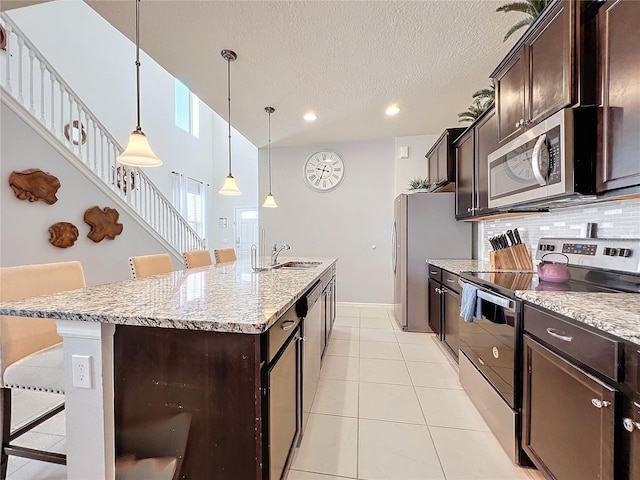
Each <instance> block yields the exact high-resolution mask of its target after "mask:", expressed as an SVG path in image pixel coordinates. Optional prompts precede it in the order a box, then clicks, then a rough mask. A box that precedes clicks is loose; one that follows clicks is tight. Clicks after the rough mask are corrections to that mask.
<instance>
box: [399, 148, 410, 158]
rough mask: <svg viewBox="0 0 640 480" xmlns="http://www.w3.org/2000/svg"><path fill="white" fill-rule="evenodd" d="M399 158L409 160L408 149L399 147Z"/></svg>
mask: <svg viewBox="0 0 640 480" xmlns="http://www.w3.org/2000/svg"><path fill="white" fill-rule="evenodd" d="M400 158H409V147H400Z"/></svg>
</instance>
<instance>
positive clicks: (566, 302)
mask: <svg viewBox="0 0 640 480" xmlns="http://www.w3.org/2000/svg"><path fill="white" fill-rule="evenodd" d="M516 296H517V297H518V298H522V299H523V300H526V301H527V302H530V303H533V304H536V305H539V306H541V307H543V308H546V309H548V310H551V311H553V312H556V313H559V314H561V315H564V316H566V317H569V318H572V319H574V320H577V321H578V322H581V323H584V324H586V325H590V326H592V327H595V328H597V329H598V330H602V331H603V332H607V333H610V334H611V335H615V336H616V337H620V338H623V339H625V340H628V341H629V342H632V343H635V344H636V345H640V294H638V293H589V292H537V291H531V290H522V291H517V292H516Z"/></svg>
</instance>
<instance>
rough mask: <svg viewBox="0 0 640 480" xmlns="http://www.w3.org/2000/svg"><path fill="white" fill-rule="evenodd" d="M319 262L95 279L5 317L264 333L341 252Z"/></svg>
mask: <svg viewBox="0 0 640 480" xmlns="http://www.w3.org/2000/svg"><path fill="white" fill-rule="evenodd" d="M286 261H314V262H320V265H318V266H317V267H315V268H308V269H295V270H291V269H273V270H266V271H262V272H254V271H253V270H252V269H251V265H250V263H249V262H248V261H240V260H238V261H236V262H233V263H222V264H218V265H212V266H208V267H200V268H193V269H185V270H177V271H175V272H171V273H167V274H162V275H156V276H153V277H147V278H141V279H138V280H127V281H123V282H116V283H109V284H104V285H96V286H91V287H87V288H83V289H80V290H73V291H69V292H61V293H57V294H53V295H45V296H41V297H32V298H30V299H24V300H16V301H13V302H4V303H0V315H14V316H23V317H34V318H53V319H58V320H77V321H86V322H102V323H114V324H119V325H136V326H148V327H160V328H177V329H187V330H208V331H215V332H238V333H250V334H259V333H262V332H264V331H266V330H267V329H268V328H269V327H270V326H271V325H273V324H274V323H275V322H276V320H277V319H278V318H279V317H280V316H281V315H282V314H283V313H284V312H285V311H286V310H287V309H288V308H289V307H291V305H293V304H294V303H295V301H296V300H297V299H298V298H300V297H301V296H302V295H303V294H304V293H305V292H306V291H307V290H308V289H309V288H310V287H311V286H312V285H313V284H314V283H315V282H316V281H317V280H318V279H319V278H320V277H321V276H322V274H324V273H325V272H326V271H327V270H328V269H329V268H330V267H331V266H332V265H333V264H334V263H336V261H337V259H336V258H316V257H313V258H309V257H305V258H300V257H288V258H286V257H281V258H280V263H284V262H286Z"/></svg>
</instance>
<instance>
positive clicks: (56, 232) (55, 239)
mask: <svg viewBox="0 0 640 480" xmlns="http://www.w3.org/2000/svg"><path fill="white" fill-rule="evenodd" d="M78 235H79V232H78V228H77V227H76V226H75V225H74V224H73V223H69V222H58V223H54V224H53V225H51V226H50V227H49V243H50V244H51V245H53V246H54V247H58V248H69V247H72V246H73V244H74V243H76V240H77V239H78Z"/></svg>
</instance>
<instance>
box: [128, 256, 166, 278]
mask: <svg viewBox="0 0 640 480" xmlns="http://www.w3.org/2000/svg"><path fill="white" fill-rule="evenodd" d="M129 267H130V268H131V278H132V279H134V280H135V279H136V278H145V277H150V276H152V275H160V274H161V273H169V272H173V263H171V257H170V256H169V254H168V253H160V254H158V255H142V256H139V257H129Z"/></svg>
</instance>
